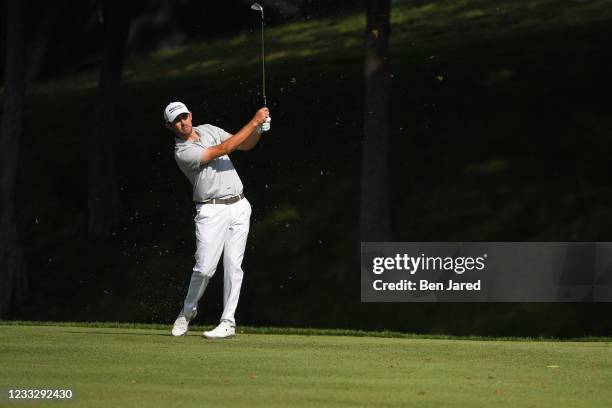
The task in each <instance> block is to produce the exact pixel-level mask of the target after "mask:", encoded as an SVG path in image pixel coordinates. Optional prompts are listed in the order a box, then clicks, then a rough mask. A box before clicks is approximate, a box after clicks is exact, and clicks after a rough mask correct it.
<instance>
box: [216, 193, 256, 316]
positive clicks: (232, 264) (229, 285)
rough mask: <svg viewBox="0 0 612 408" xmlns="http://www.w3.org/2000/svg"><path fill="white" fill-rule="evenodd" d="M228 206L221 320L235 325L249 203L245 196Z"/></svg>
mask: <svg viewBox="0 0 612 408" xmlns="http://www.w3.org/2000/svg"><path fill="white" fill-rule="evenodd" d="M229 207H230V212H231V215H232V222H231V224H230V226H229V234H228V236H227V238H226V240H225V247H224V252H223V267H224V275H223V315H222V316H221V321H222V322H224V321H225V322H227V323H229V324H230V325H231V326H235V325H236V321H235V320H234V313H235V312H236V307H237V306H238V298H239V297H240V287H241V286H242V276H243V272H242V259H243V258H244V250H245V248H246V242H247V236H248V234H249V225H250V219H251V204H249V202H248V201H247V199H246V198H245V199H242V200H240V201H239V202H237V203H235V204H233V205H230V206H229Z"/></svg>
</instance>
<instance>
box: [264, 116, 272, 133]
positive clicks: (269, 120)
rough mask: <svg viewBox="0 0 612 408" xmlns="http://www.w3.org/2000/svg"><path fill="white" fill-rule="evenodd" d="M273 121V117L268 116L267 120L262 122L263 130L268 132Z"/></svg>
mask: <svg viewBox="0 0 612 408" xmlns="http://www.w3.org/2000/svg"><path fill="white" fill-rule="evenodd" d="M271 121H272V118H270V117H268V118H267V119H266V121H265V122H264V123H262V124H261V131H262V132H267V131H268V130H270V122H271Z"/></svg>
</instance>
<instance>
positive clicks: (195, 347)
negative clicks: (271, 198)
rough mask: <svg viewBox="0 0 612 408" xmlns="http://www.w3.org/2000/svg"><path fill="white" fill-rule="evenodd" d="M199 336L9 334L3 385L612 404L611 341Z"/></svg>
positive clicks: (55, 330)
mask: <svg viewBox="0 0 612 408" xmlns="http://www.w3.org/2000/svg"><path fill="white" fill-rule="evenodd" d="M199 334H200V333H199V331H198V332H195V331H192V332H190V335H189V336H187V337H185V338H172V337H170V336H169V335H168V330H150V329H128V328H92V327H77V326H75V327H70V326H16V325H13V326H4V325H3V326H0V344H1V345H2V346H1V347H0V361H1V362H2V364H0V367H1V368H0V388H4V389H6V388H8V387H14V388H70V389H72V390H73V391H74V393H75V401H74V402H73V403H70V404H67V405H69V406H100V407H111V406H116V407H132V406H133V407H136V406H138V407H142V406H156V407H157V406H159V407H175V406H181V407H187V406H194V407H195V406H198V407H199V406H247V405H248V406H288V405H291V406H301V405H304V406H310V405H328V406H339V405H346V406H372V405H374V404H376V405H389V406H419V407H421V406H422V407H429V406H431V407H434V406H453V407H457V406H465V407H492V406H493V407H558V406H564V407H604V406H609V402H610V401H611V400H612V387H611V386H610V385H611V384H612V348H611V343H610V342H552V341H492V340H487V341H475V340H444V339H399V338H374V337H351V336H302V335H281V334H239V335H238V337H237V338H235V339H233V340H225V341H210V340H205V339H202V338H201V337H200V335H199ZM4 401H6V400H4ZM64 404H66V403H64ZM15 405H16V406H17V405H19V406H23V405H21V404H15ZM44 405H45V406H52V405H54V404H53V403H50V402H45V403H44Z"/></svg>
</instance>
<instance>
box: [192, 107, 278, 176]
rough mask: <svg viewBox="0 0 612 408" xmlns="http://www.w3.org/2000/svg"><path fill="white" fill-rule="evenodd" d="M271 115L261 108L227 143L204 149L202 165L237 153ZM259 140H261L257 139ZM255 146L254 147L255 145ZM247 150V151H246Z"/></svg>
mask: <svg viewBox="0 0 612 408" xmlns="http://www.w3.org/2000/svg"><path fill="white" fill-rule="evenodd" d="M269 115H270V111H269V110H268V108H261V109H260V110H258V111H257V113H255V116H253V119H251V121H250V122H249V123H247V124H246V125H244V127H243V128H242V129H240V130H239V131H238V132H237V133H236V134H235V135H233V136H231V137H230V138H229V139H227V140H226V141H225V142H223V143H221V144H219V145H217V146H211V147H209V148H207V149H204V151H203V152H202V160H201V163H202V164H206V163H208V162H209V161H211V160H214V159H216V158H217V157H221V156H225V155H227V154H230V153H231V152H233V151H235V150H236V149H238V148H239V147H240V145H241V144H242V143H244V142H245V141H246V140H247V139H248V138H249V136H253V134H254V133H257V132H256V130H257V127H258V126H259V125H261V124H262V123H264V122H265V121H266V118H267V117H268V116H269ZM257 140H259V138H257ZM253 146H254V145H253ZM245 150H246V149H245Z"/></svg>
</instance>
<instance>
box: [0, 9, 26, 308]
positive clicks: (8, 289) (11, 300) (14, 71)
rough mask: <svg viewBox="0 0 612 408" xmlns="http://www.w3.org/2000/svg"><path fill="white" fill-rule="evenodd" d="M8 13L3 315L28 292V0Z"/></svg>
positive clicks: (0, 178) (0, 212) (0, 279)
mask: <svg viewBox="0 0 612 408" xmlns="http://www.w3.org/2000/svg"><path fill="white" fill-rule="evenodd" d="M5 16H6V29H7V34H6V37H5V38H6V48H5V49H6V64H5V68H4V72H5V74H4V78H5V79H4V83H5V91H4V92H5V95H4V106H3V110H2V112H3V114H2V124H1V127H0V145H1V146H2V148H1V149H0V318H2V317H5V316H7V315H8V313H9V312H10V311H11V309H12V308H14V307H18V306H20V305H22V304H23V302H24V301H25V299H26V295H27V277H26V269H25V265H24V259H23V249H22V243H21V236H20V233H19V226H18V221H17V215H18V211H19V209H18V205H17V201H16V190H17V189H16V184H17V173H18V171H19V170H18V166H19V157H20V154H19V153H20V144H21V141H22V139H23V138H24V134H23V120H24V109H25V86H26V84H25V81H26V79H25V70H26V64H25V54H26V53H25V50H26V46H25V45H26V42H25V1H22V0H9V1H8V2H7V10H6V14H5Z"/></svg>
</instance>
